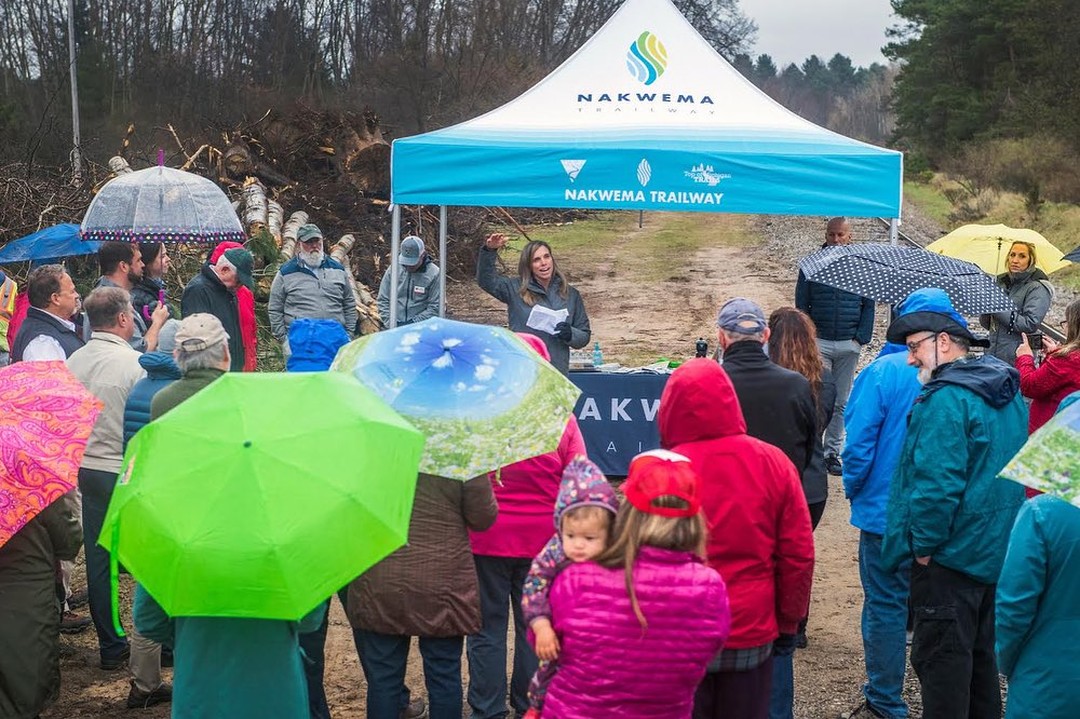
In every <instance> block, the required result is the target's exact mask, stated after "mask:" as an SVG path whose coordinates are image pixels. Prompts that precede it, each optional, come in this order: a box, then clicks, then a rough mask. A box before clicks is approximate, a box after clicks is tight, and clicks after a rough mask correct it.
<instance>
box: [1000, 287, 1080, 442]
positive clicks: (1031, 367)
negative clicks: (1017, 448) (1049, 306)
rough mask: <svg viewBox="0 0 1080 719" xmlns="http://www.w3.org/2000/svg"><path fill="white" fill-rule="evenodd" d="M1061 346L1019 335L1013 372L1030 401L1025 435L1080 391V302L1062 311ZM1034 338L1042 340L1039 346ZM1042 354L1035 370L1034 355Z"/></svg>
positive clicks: (1033, 335) (1049, 341) (1026, 335)
mask: <svg viewBox="0 0 1080 719" xmlns="http://www.w3.org/2000/svg"><path fill="white" fill-rule="evenodd" d="M1061 324H1062V329H1063V330H1064V332H1065V342H1064V344H1060V345H1059V344H1058V343H1057V342H1055V341H1054V340H1053V339H1051V338H1050V337H1047V336H1045V335H1043V334H1036V333H1033V334H1030V335H1028V334H1022V335H1021V337H1022V341H1021V343H1020V346H1019V347H1017V348H1016V369H1017V370H1019V372H1020V392H1021V393H1022V394H1023V395H1024V396H1025V397H1027V398H1028V399H1030V400H1031V407H1030V412H1029V415H1028V433H1029V434H1030V433H1032V432H1034V431H1035V430H1037V429H1038V428H1039V427H1042V426H1043V425H1044V424H1046V422H1047V421H1049V419H1050V418H1051V417H1053V416H1054V412H1056V411H1057V407H1058V404H1059V403H1060V402H1061V400H1062V399H1063V398H1064V397H1065V396H1066V395H1069V394H1072V393H1073V392H1075V391H1077V390H1080V352H1078V351H1077V350H1080V300H1073V302H1072V303H1070V304H1069V306H1068V307H1066V308H1065V321H1064V322H1062V323H1061ZM1037 338H1042V339H1041V342H1038V341H1037ZM1039 349H1042V350H1043V352H1044V355H1043V361H1042V363H1041V364H1040V365H1039V366H1038V367H1036V366H1035V352H1036V351H1038V350H1039Z"/></svg>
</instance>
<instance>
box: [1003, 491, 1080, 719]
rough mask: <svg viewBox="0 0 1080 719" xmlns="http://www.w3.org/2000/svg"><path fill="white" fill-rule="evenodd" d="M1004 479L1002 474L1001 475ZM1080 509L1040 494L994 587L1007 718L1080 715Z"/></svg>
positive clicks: (1019, 522)
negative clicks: (1006, 697)
mask: <svg viewBox="0 0 1080 719" xmlns="http://www.w3.org/2000/svg"><path fill="white" fill-rule="evenodd" d="M1002 481H1005V480H1002ZM1078 598H1080V509H1077V508H1076V507H1072V506H1070V505H1069V504H1068V503H1067V502H1064V501H1062V500H1060V499H1057V498H1056V497H1050V496H1047V495H1042V496H1040V497H1036V498H1035V499H1032V500H1031V501H1029V502H1026V503H1025V504H1024V506H1023V508H1022V509H1021V510H1020V514H1019V515H1018V516H1017V518H1016V526H1014V527H1013V530H1012V538H1011V539H1010V540H1009V553H1008V554H1007V555H1006V556H1005V567H1004V568H1003V569H1002V571H1001V580H1000V581H999V582H998V587H997V607H996V626H995V634H996V637H997V654H998V667H999V668H1000V670H1001V673H1002V674H1004V675H1005V676H1007V677H1008V678H1009V702H1008V708H1007V710H1006V714H1005V716H1006V718H1007V719H1026V718H1027V717H1039V718H1040V719H1073V717H1076V716H1078V715H1080V708H1078V707H1080V599H1078Z"/></svg>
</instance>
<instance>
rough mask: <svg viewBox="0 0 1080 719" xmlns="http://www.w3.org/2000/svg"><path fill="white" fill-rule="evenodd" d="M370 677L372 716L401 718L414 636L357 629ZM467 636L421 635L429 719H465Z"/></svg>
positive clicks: (372, 718)
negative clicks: (463, 659)
mask: <svg viewBox="0 0 1080 719" xmlns="http://www.w3.org/2000/svg"><path fill="white" fill-rule="evenodd" d="M353 636H354V637H355V638H356V644H357V649H359V651H360V665H361V666H362V667H363V669H364V677H365V678H366V679H367V684H368V692H367V717H368V719H398V717H399V716H400V715H401V708H402V706H401V698H402V695H403V693H405V692H407V689H406V688H405V666H406V664H407V663H408V661H409V642H410V641H411V639H412V637H409V636H404V635H396V634H378V633H377V632H366V631H363V630H360V629H357V630H355V631H354V632H353ZM464 640H465V638H464V637H420V656H421V658H422V659H423V660H424V685H425V686H426V687H427V693H428V711H429V712H430V713H429V715H428V716H429V719H461V700H462V696H461V695H462V691H461V648H462V645H463V644H464Z"/></svg>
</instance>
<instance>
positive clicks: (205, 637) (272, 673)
mask: <svg viewBox="0 0 1080 719" xmlns="http://www.w3.org/2000/svg"><path fill="white" fill-rule="evenodd" d="M326 606H327V603H326V602H323V603H322V604H320V605H319V606H318V608H316V609H315V610H314V611H312V612H311V613H310V614H308V615H307V616H306V617H304V618H303V619H302V620H300V621H299V622H286V621H280V620H274V619H235V618H227V617H176V618H170V617H169V616H168V615H167V614H165V611H164V610H163V609H162V608H161V606H160V605H159V604H158V603H157V602H156V601H154V599H153V598H152V597H151V596H150V595H149V594H148V593H147V591H146V590H145V589H143V588H142V586H141V585H136V586H135V606H134V615H135V627H136V628H137V629H138V630H139V633H140V634H142V635H143V636H146V637H149V638H151V639H153V640H154V641H155V642H160V643H162V644H165V645H168V646H171V647H173V650H174V654H173V655H174V657H175V661H176V665H175V669H174V670H173V701H172V719H218V718H220V717H229V718H230V719H249V718H250V719H266V718H267V717H280V718H281V719H307V717H308V716H309V709H308V694H307V682H306V680H305V679H304V668H303V664H302V662H303V658H302V656H301V654H300V645H299V641H298V636H299V634H300V633H301V632H310V631H314V630H315V629H318V627H319V625H320V624H321V623H322V618H323V613H324V612H325V611H326Z"/></svg>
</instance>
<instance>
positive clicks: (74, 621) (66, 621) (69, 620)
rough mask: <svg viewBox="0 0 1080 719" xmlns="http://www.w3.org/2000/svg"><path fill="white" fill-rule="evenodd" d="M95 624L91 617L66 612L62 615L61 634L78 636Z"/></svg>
mask: <svg viewBox="0 0 1080 719" xmlns="http://www.w3.org/2000/svg"><path fill="white" fill-rule="evenodd" d="M92 622H93V620H92V619H90V617H84V616H83V615H81V614H77V613H75V612H71V611H68V612H64V613H63V614H61V615H60V633H61V634H78V633H79V632H83V631H86V628H87V627H88V626H90V624H91V623H92Z"/></svg>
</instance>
